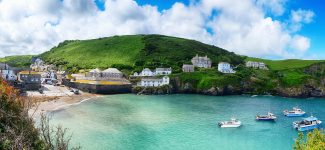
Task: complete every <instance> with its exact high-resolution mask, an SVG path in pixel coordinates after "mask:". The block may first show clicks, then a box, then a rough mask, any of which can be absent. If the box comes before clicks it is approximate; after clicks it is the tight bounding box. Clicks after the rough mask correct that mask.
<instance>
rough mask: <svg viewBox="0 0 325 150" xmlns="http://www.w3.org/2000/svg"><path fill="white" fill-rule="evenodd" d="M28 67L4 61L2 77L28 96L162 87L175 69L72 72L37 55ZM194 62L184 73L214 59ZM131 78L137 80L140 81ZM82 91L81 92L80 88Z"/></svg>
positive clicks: (225, 67) (223, 66)
mask: <svg viewBox="0 0 325 150" xmlns="http://www.w3.org/2000/svg"><path fill="white" fill-rule="evenodd" d="M31 61H32V64H31V65H30V68H28V69H20V68H12V67H10V66H9V65H8V64H1V66H0V67H1V70H0V73H1V76H2V78H3V79H5V80H7V81H8V82H9V83H10V84H12V85H14V87H16V88H18V89H20V90H21V91H22V92H25V94H26V95H27V96H64V95H73V94H80V93H81V91H82V92H87V93H96V94H117V93H129V92H131V89H132V87H161V86H166V85H169V84H170V78H169V75H171V74H172V73H173V69H172V68H171V67H169V68H156V69H154V70H150V69H149V68H144V69H143V70H142V71H141V72H134V73H133V74H131V75H125V74H123V73H122V72H121V71H120V70H118V69H117V68H107V69H105V70H100V69H98V68H95V69H92V70H89V71H85V70H83V71H79V73H76V74H68V73H67V72H66V71H65V70H60V69H58V68H57V67H56V66H55V65H53V64H46V63H45V62H44V61H43V60H42V59H40V58H36V57H34V58H33V59H32V60H31ZM191 63H192V64H183V66H182V71H183V72H184V73H192V72H195V68H206V69H210V68H212V61H211V59H210V58H209V57H208V56H199V55H196V56H194V57H193V58H192V59H191ZM246 67H251V68H256V69H264V70H267V69H268V68H267V67H266V65H265V64H264V63H263V62H253V61H248V62H246ZM234 68H235V67H233V66H232V65H231V64H230V63H228V62H219V63H218V65H217V70H218V71H219V72H221V73H224V74H234V73H236V71H235V69H234ZM130 79H137V80H136V81H137V82H136V83H134V82H130ZM79 90H80V91H79Z"/></svg>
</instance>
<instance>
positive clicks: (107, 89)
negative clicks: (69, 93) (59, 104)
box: [63, 80, 132, 94]
mask: <svg viewBox="0 0 325 150" xmlns="http://www.w3.org/2000/svg"><path fill="white" fill-rule="evenodd" d="M63 84H64V85H66V86H68V87H71V88H76V89H79V90H81V91H83V92H88V93H96V94H124V93H131V90H132V85H131V84H123V85H95V84H85V83H77V82H70V81H69V80H64V81H63Z"/></svg>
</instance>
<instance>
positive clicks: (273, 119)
mask: <svg viewBox="0 0 325 150" xmlns="http://www.w3.org/2000/svg"><path fill="white" fill-rule="evenodd" d="M256 120H257V121H275V118H256Z"/></svg>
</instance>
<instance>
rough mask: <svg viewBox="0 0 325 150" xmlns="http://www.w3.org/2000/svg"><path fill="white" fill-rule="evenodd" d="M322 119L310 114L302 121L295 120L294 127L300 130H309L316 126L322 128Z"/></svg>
mask: <svg viewBox="0 0 325 150" xmlns="http://www.w3.org/2000/svg"><path fill="white" fill-rule="evenodd" d="M321 124H322V121H320V120H318V119H317V118H316V117H313V116H310V117H308V118H304V119H303V120H302V121H295V122H293V128H295V129H297V130H298V131H309V130H313V129H316V128H320V126H321Z"/></svg>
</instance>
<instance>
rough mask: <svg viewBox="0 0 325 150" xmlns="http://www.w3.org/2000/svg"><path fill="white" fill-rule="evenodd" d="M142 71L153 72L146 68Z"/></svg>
mask: <svg viewBox="0 0 325 150" xmlns="http://www.w3.org/2000/svg"><path fill="white" fill-rule="evenodd" d="M142 71H151V70H150V69H149V68H144V69H143V70H142Z"/></svg>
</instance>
